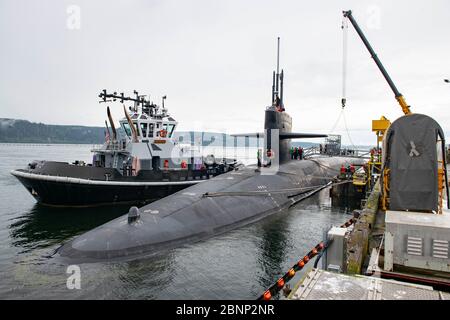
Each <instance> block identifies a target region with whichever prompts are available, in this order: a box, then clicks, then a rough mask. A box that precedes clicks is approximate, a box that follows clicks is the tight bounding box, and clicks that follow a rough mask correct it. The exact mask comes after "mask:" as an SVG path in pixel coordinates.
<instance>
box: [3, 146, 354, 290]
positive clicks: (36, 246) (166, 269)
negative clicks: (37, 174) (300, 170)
mask: <svg viewBox="0 0 450 320" xmlns="http://www.w3.org/2000/svg"><path fill="white" fill-rule="evenodd" d="M90 147H91V146H87V145H8V144H0V298H3V299H5V298H6V299H78V298H81V299H255V298H256V297H258V296H259V295H260V294H261V293H262V292H264V290H265V289H266V288H267V287H268V286H270V285H271V284H272V283H273V282H274V281H275V280H276V279H278V277H279V276H280V275H282V274H283V273H285V272H286V271H287V270H288V269H289V268H290V267H291V266H292V265H293V264H294V263H295V262H296V261H297V260H298V259H299V258H301V257H303V256H304V254H305V253H306V252H308V251H309V250H310V249H311V247H312V246H314V245H316V244H317V242H319V241H320V240H321V239H322V237H323V233H324V231H325V230H327V229H328V228H329V227H330V226H331V225H337V224H341V223H342V222H344V221H346V220H348V219H349V218H350V217H349V215H348V214H346V213H344V210H340V209H338V208H332V207H331V200H330V199H329V197H328V189H325V190H323V191H321V192H320V193H318V194H316V195H314V196H313V197H311V198H309V199H306V200H305V201H303V202H302V203H300V204H299V205H298V206H297V207H295V208H294V209H291V210H289V211H286V212H284V213H282V214H278V215H275V216H272V217H269V218H267V219H265V220H263V221H260V222H258V223H255V224H252V225H249V226H246V227H243V228H240V229H237V230H234V231H231V232H228V233H226V234H223V235H220V236H216V237H214V238H211V239H209V240H206V241H202V242H198V243H194V244H190V245H186V246H184V247H181V248H177V249H174V250H170V251H167V252H164V253H161V254H159V255H157V256H155V257H152V258H150V259H145V260H137V261H132V262H121V263H109V264H82V265H80V268H81V289H80V290H76V289H74V290H69V289H67V286H66V281H67V277H68V275H67V274H66V271H67V266H66V265H63V264H61V262H59V261H58V259H56V258H48V255H49V254H51V253H52V252H53V251H54V250H55V249H56V248H57V247H58V246H60V245H61V244H62V243H63V242H64V241H66V240H67V239H70V238H71V237H73V236H75V235H77V234H80V233H82V232H84V231H87V230H90V229H92V228H94V227H96V226H98V225H100V224H103V223H105V222H107V221H109V220H111V219H113V218H115V217H118V216H120V215H122V214H123V213H125V212H127V210H128V206H107V207H97V208H89V209H86V208H83V209H69V208H49V207H45V206H40V205H37V204H36V202H35V200H34V199H33V198H32V197H31V195H30V194H29V193H28V192H27V191H26V190H25V188H24V187H23V186H22V185H21V184H20V183H19V182H18V180H16V178H14V177H13V176H11V175H10V174H9V172H10V170H12V169H15V168H21V167H24V166H26V165H27V164H28V163H29V162H30V161H32V160H35V159H47V160H59V161H70V162H72V161H73V160H84V161H89V160H90V158H91V154H90V151H89V150H90ZM219 149H220V148H219ZM219 149H217V150H214V151H215V152H219V151H220V150H219ZM250 153H252V152H250ZM238 154H239V155H240V156H241V157H244V158H245V156H246V155H248V152H247V153H246V152H244V151H241V152H239V153H238ZM229 155H230V156H232V155H233V152H231V153H230V154H229ZM243 160H245V161H246V162H247V161H248V159H243ZM309 267H312V263H311V262H310V266H309ZM300 276H301V274H300V273H299V274H297V275H296V277H295V278H294V281H292V282H291V284H292V285H293V284H294V282H295V280H297V279H299V277H300Z"/></svg>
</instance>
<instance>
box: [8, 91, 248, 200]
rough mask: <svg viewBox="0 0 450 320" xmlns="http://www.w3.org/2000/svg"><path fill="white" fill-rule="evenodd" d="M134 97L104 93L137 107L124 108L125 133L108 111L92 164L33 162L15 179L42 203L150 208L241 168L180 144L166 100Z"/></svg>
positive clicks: (105, 96)
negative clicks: (150, 204) (122, 204)
mask: <svg viewBox="0 0 450 320" xmlns="http://www.w3.org/2000/svg"><path fill="white" fill-rule="evenodd" d="M134 94H135V95H136V97H126V96H124V94H123V93H121V94H120V95H118V94H117V93H116V92H114V93H112V94H109V93H107V91H106V90H103V91H102V92H101V93H100V95H99V97H100V98H102V100H101V101H100V102H111V101H116V100H119V101H120V102H121V103H122V104H123V103H124V102H125V101H131V102H133V103H134V106H132V107H131V106H130V107H129V109H128V110H127V109H126V108H125V105H123V109H124V113H125V117H124V118H123V119H121V120H120V128H121V130H120V131H119V130H117V129H116V127H115V125H114V121H113V119H112V116H111V112H110V109H109V106H108V107H107V114H108V119H109V123H110V127H109V126H108V124H107V123H106V121H105V124H106V130H107V133H106V139H105V143H104V144H103V145H102V146H101V147H100V148H93V149H92V150H91V152H93V160H92V163H90V164H86V163H85V162H83V161H75V162H73V163H72V164H69V163H66V162H56V161H33V162H31V163H29V164H28V167H27V168H26V169H18V170H12V171H11V174H12V175H14V176H15V177H16V178H17V179H19V181H20V182H21V183H22V184H23V185H24V186H25V188H26V189H27V190H28V191H29V192H30V193H31V195H32V196H33V197H34V198H35V199H36V200H37V201H38V202H40V203H42V204H47V205H60V206H90V205H98V204H111V203H119V202H134V203H148V202H151V201H154V200H156V199H159V198H162V197H165V196H167V195H170V194H172V193H174V192H176V191H179V190H181V189H184V188H186V187H188V186H191V185H194V184H197V183H200V182H203V181H206V180H208V179H210V178H211V177H214V176H216V175H219V174H222V173H225V172H228V171H231V170H234V169H237V168H238V167H239V166H241V163H239V162H238V161H236V159H225V158H223V159H220V160H218V159H216V158H214V156H213V155H208V156H206V157H203V156H202V154H201V153H200V152H199V150H196V149H195V148H193V147H192V146H190V145H185V144H183V145H182V144H180V143H179V142H178V141H176V140H175V139H173V138H172V137H173V135H174V132H175V129H176V127H177V124H178V123H177V121H176V120H175V119H174V118H172V117H171V116H170V115H169V114H168V110H167V109H166V108H165V107H164V100H165V98H166V97H165V96H164V97H163V99H162V107H160V106H158V105H156V104H154V103H152V102H150V100H147V99H146V98H145V96H143V95H139V94H138V92H136V91H134ZM108 99H109V100H108ZM110 129H111V130H110ZM120 133H122V134H120Z"/></svg>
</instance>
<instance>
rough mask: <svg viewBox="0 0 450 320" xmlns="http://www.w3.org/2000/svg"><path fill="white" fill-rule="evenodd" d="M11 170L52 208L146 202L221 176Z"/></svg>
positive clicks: (63, 167) (64, 166)
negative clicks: (125, 174) (130, 174)
mask: <svg viewBox="0 0 450 320" xmlns="http://www.w3.org/2000/svg"><path fill="white" fill-rule="evenodd" d="M33 167H34V168H28V169H19V170H13V171H11V174H12V175H14V176H15V177H16V178H17V179H18V180H19V181H20V182H21V183H22V184H23V185H24V187H25V188H26V189H27V190H28V191H29V192H30V194H31V195H32V196H33V197H34V198H35V199H36V201H37V202H39V203H42V204H46V205H54V206H93V205H102V204H114V203H124V202H128V203H135V204H141V205H144V204H145V203H148V202H151V201H154V200H157V199H160V198H163V197H165V196H168V195H170V194H173V193H175V192H177V191H180V190H182V189H184V188H187V187H189V186H192V185H193V184H197V183H200V182H203V181H206V180H208V179H209V178H211V177H212V176H213V175H216V174H220V173H222V172H219V171H218V170H216V171H214V172H212V173H211V172H207V171H205V170H184V171H181V170H178V171H163V170H161V171H153V170H141V171H140V172H139V173H138V175H136V176H123V175H122V174H120V173H119V172H118V171H117V170H116V169H112V168H101V167H93V166H80V165H73V164H68V163H64V162H54V161H42V162H40V163H37V164H36V165H33Z"/></svg>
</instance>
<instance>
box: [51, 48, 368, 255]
mask: <svg viewBox="0 0 450 320" xmlns="http://www.w3.org/2000/svg"><path fill="white" fill-rule="evenodd" d="M278 45H279V42H278ZM278 65H279V63H278V62H277V71H276V73H275V71H274V72H273V83H272V103H271V105H270V106H268V107H266V109H265V111H264V112H265V122H264V133H254V134H253V135H254V136H256V137H260V136H261V137H262V136H264V149H263V150H262V151H263V152H261V150H259V151H258V161H257V164H254V165H248V166H243V167H239V168H236V169H235V170H232V171H230V172H227V173H223V174H221V175H219V176H216V177H213V178H211V179H210V180H208V181H205V182H203V183H201V184H196V185H193V186H190V187H188V188H185V189H183V190H181V191H178V192H176V193H174V194H172V195H169V196H167V197H165V198H162V199H160V200H157V201H155V202H152V203H150V204H148V205H145V206H143V207H141V208H137V207H131V208H130V210H129V212H128V213H127V214H125V215H123V216H121V217H119V218H116V219H114V220H112V221H110V222H108V223H106V224H104V225H101V226H99V227H97V228H95V229H93V230H91V231H88V232H86V233H84V234H82V235H79V236H77V237H75V238H74V239H72V240H70V241H69V242H67V243H65V244H63V245H62V246H61V247H59V248H58V249H57V250H56V252H55V255H56V256H59V258H61V259H63V260H66V261H67V262H69V261H70V262H71V263H72V262H74V263H90V262H110V261H123V260H135V259H140V258H145V257H148V256H152V255H153V254H156V253H159V252H161V251H163V250H168V249H172V248H175V247H178V246H182V245H186V244H188V243H192V242H196V241H201V240H204V239H207V238H210V237H213V236H215V235H218V234H221V233H225V232H228V231H231V230H233V229H236V228H239V227H242V226H245V225H248V224H250V223H254V222H256V221H258V220H261V219H264V218H266V217H268V216H271V215H274V214H281V213H282V212H283V211H285V210H286V209H288V208H290V207H292V206H295V205H296V204H297V203H299V202H300V201H302V200H303V199H305V198H307V197H309V196H311V195H313V194H314V193H316V192H318V191H320V190H322V189H323V188H326V187H327V186H329V185H330V184H331V183H332V179H333V178H334V177H335V176H336V175H337V174H338V173H339V170H340V168H341V166H342V165H344V166H348V165H350V164H362V163H363V161H364V160H363V159H361V158H355V157H340V156H330V155H328V154H318V155H315V156H311V157H308V158H307V159H303V160H296V159H291V157H290V153H289V149H290V147H291V140H292V139H297V138H322V137H326V136H327V135H324V134H314V133H294V132H292V118H291V116H290V115H289V114H288V113H287V112H286V110H285V107H284V103H283V77H284V71H283V70H282V71H281V73H280V72H279V67H278ZM242 135H243V136H249V134H242Z"/></svg>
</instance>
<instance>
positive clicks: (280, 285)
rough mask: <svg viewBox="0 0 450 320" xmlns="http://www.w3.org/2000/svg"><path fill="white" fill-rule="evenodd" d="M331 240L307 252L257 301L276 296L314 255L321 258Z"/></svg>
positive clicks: (351, 222) (345, 225)
mask: <svg viewBox="0 0 450 320" xmlns="http://www.w3.org/2000/svg"><path fill="white" fill-rule="evenodd" d="M355 221H356V218H351V219H350V220H348V221H347V222H346V223H344V224H343V225H341V228H348V227H349V226H351V225H352V224H353V223H355ZM331 241H332V240H331V239H330V240H327V241H325V242H323V241H322V242H320V243H319V244H317V245H316V246H315V247H314V248H313V249H311V251H309V252H308V254H306V255H305V256H304V257H303V258H302V259H301V260H300V261H298V262H297V263H296V264H294V265H293V266H292V268H290V269H289V271H288V272H286V273H285V274H284V276H282V277H281V278H279V279H278V280H277V282H275V283H274V284H273V285H272V286H270V287H269V289H267V290H266V291H265V292H264V293H263V294H262V295H261V296H259V297H258V299H257V300H270V299H272V297H273V296H274V295H275V294H277V293H278V292H279V291H280V290H281V289H283V287H284V285H285V284H286V283H287V282H288V281H289V280H291V279H292V278H293V277H294V276H295V273H296V272H297V271H299V270H302V269H303V267H304V266H305V265H306V264H307V263H308V262H309V261H310V260H311V259H312V258H313V257H315V256H316V255H319V256H321V255H322V254H323V252H324V251H325V250H326V248H327V247H328V246H329V245H330V243H331Z"/></svg>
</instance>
